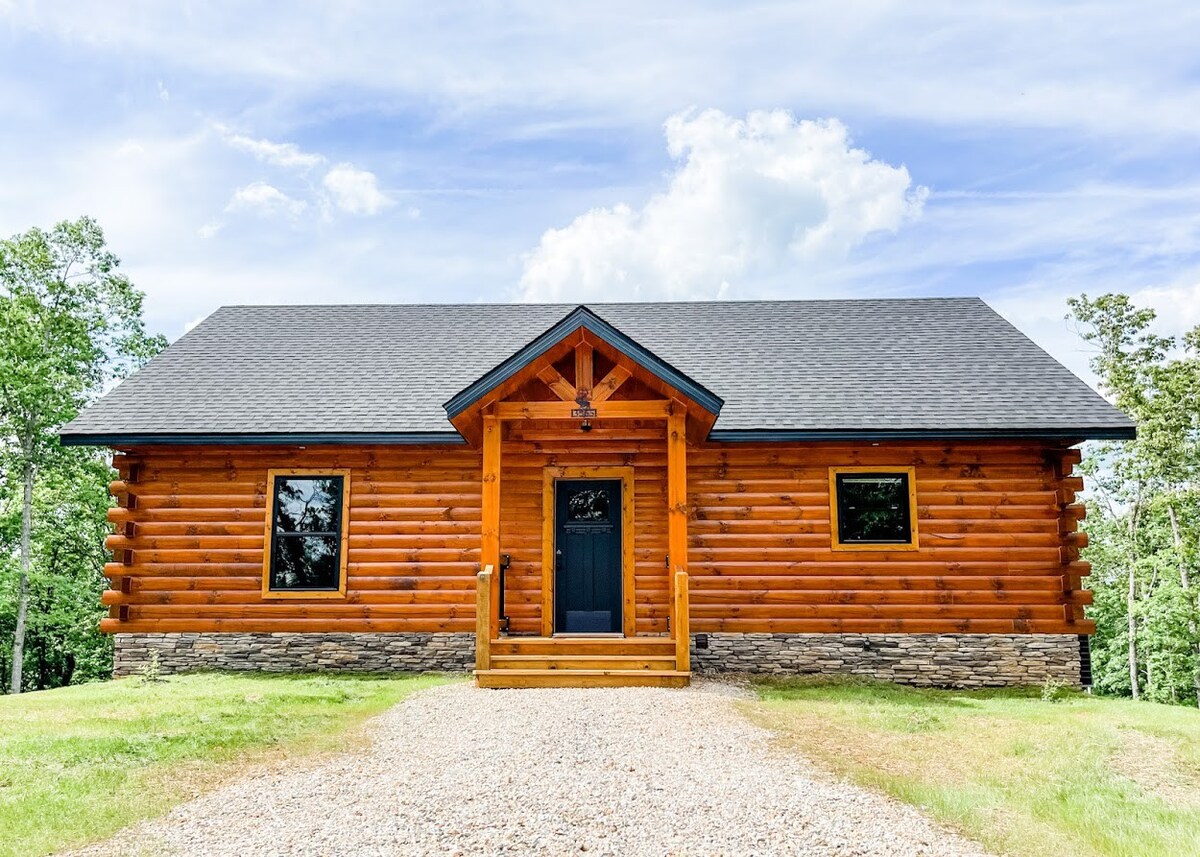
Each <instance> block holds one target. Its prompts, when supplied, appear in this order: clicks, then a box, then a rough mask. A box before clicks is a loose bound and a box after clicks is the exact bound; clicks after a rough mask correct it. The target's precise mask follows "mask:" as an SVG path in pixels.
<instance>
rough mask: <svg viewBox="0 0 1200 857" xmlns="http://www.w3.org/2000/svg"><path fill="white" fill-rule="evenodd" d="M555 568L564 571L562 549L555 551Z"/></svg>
mask: <svg viewBox="0 0 1200 857" xmlns="http://www.w3.org/2000/svg"><path fill="white" fill-rule="evenodd" d="M554 570H555V571H562V551H561V550H556V551H555V552H554Z"/></svg>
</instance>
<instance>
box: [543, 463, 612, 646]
mask: <svg viewBox="0 0 1200 857" xmlns="http://www.w3.org/2000/svg"><path fill="white" fill-rule="evenodd" d="M554 558H555V580H554V630H555V631H556V632H558V633H568V634H586V633H592V634H596V633H610V632H620V630H621V480H619V479H588V480H562V481H559V482H558V483H557V484H556V485H555V486H554Z"/></svg>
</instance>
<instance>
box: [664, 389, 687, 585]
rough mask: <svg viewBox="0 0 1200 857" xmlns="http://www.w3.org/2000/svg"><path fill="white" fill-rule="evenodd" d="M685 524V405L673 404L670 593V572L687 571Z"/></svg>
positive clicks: (669, 449) (670, 417)
mask: <svg viewBox="0 0 1200 857" xmlns="http://www.w3.org/2000/svg"><path fill="white" fill-rule="evenodd" d="M687 521H688V510H687V406H686V405H684V404H683V403H682V402H680V401H674V402H672V403H671V413H670V414H669V415H668V416H667V553H668V554H669V556H670V557H671V562H670V565H669V566H668V577H669V578H670V581H671V582H670V587H671V591H672V593H674V589H675V575H674V574H673V573H672V572H674V571H687V570H688V557H687Z"/></svg>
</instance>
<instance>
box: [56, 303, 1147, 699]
mask: <svg viewBox="0 0 1200 857" xmlns="http://www.w3.org/2000/svg"><path fill="white" fill-rule="evenodd" d="M1133 434H1134V426H1133V424H1132V423H1131V422H1130V420H1129V419H1128V418H1127V417H1126V416H1125V415H1123V414H1122V413H1120V412H1119V411H1117V410H1116V409H1115V408H1114V407H1112V406H1111V405H1110V404H1109V403H1108V402H1106V401H1105V400H1104V399H1103V398H1101V397H1100V396H1099V395H1097V394H1096V393H1095V392H1094V391H1093V390H1091V389H1090V388H1089V387H1088V386H1087V385H1086V384H1085V383H1083V382H1082V381H1081V380H1079V379H1078V378H1076V377H1075V376H1074V375H1072V374H1071V373H1070V372H1069V371H1068V370H1067V369H1066V368H1064V367H1063V366H1062V365H1060V364H1059V363H1057V362H1056V361H1055V360H1054V359H1053V358H1051V357H1050V356H1049V355H1048V354H1047V353H1046V352H1044V351H1043V350H1041V349H1040V348H1038V347H1037V346H1036V345H1034V344H1033V343H1032V342H1031V341H1030V340H1028V339H1027V338H1026V337H1025V336H1023V335H1022V334H1021V333H1020V332H1019V331H1018V330H1016V328H1014V327H1013V326H1012V325H1011V324H1009V323H1008V322H1007V321H1005V320H1004V319H1003V318H1002V317H1000V316H999V315H998V314H997V313H995V312H994V311H993V310H992V309H990V308H989V307H988V306H987V304H985V303H984V302H983V301H981V300H978V299H974V298H930V299H899V300H818V301H763V302H721V303H638V304H594V305H590V306H563V305H463V306H449V305H425V306H395V305H392V306H235V307H225V308H222V309H220V310H218V311H217V312H215V313H214V314H213V315H212V316H210V317H209V318H208V319H206V320H205V321H204V322H202V323H201V324H199V325H198V326H196V327H195V328H194V329H192V330H191V331H189V332H188V333H186V334H185V335H184V336H183V337H181V338H180V339H179V340H178V341H177V342H176V343H175V344H173V345H172V346H171V347H170V348H168V349H167V350H166V351H164V352H163V353H162V354H160V355H159V356H157V357H155V358H154V359H153V360H152V361H150V362H149V364H148V365H146V366H145V367H144V368H142V369H141V370H140V371H138V372H137V373H136V374H134V375H133V376H131V377H130V378H128V379H127V380H125V381H124V382H123V383H121V384H120V385H119V386H117V387H116V388H115V389H114V390H112V391H111V392H110V393H108V395H106V396H104V397H103V398H102V399H100V400H99V401H98V402H97V403H95V404H94V405H92V406H91V407H89V408H88V409H86V410H85V411H84V412H83V413H82V414H81V415H80V416H79V417H78V418H77V419H75V420H74V421H73V422H71V423H69V424H68V425H66V426H65V427H64V428H63V429H62V432H61V437H62V441H63V442H64V443H67V444H92V445H101V446H105V447H108V448H111V449H112V450H113V464H114V467H115V469H116V478H115V480H114V481H113V483H112V485H111V492H112V494H113V495H114V496H115V498H116V505H115V506H114V508H112V509H111V511H110V518H111V521H112V523H113V524H114V533H113V534H112V535H111V536H110V537H109V538H108V541H107V546H108V548H110V549H111V551H112V562H111V563H109V564H108V565H107V566H106V568H105V575H106V577H107V578H108V580H109V581H110V586H109V588H108V589H107V590H106V591H105V592H104V593H103V603H104V604H105V605H107V606H108V610H109V612H108V616H107V618H105V619H103V620H102V622H101V628H102V630H103V631H104V632H107V633H111V634H114V635H115V652H116V654H115V670H114V671H115V673H116V674H117V675H123V674H129V673H131V672H136V671H137V670H139V669H142V668H144V666H145V665H146V664H147V663H148V662H150V661H151V660H153V661H154V662H155V663H157V664H158V668H159V669H162V670H164V671H178V670H187V669H261V670H310V669H347V670H448V669H464V668H471V667H473V668H474V674H475V678H476V681H477V682H478V683H479V684H480V685H481V686H486V687H537V686H555V685H574V686H615V685H627V684H648V685H666V686H679V685H682V684H685V683H687V681H688V680H689V676H690V675H691V673H692V672H693V671H699V672H720V671H734V672H751V673H753V672H760V673H761V672H765V673H785V674H786V673H826V672H828V673H835V672H842V673H850V674H855V675H860V676H872V677H877V678H882V679H886V680H892V681H897V682H909V683H915V684H925V685H942V686H955V687H980V686H1001V685H1015V684H1031V683H1040V682H1043V681H1045V680H1046V679H1054V680H1057V681H1061V682H1065V683H1068V684H1072V685H1079V684H1081V683H1085V682H1086V681H1087V680H1088V677H1087V659H1086V652H1087V648H1086V643H1087V635H1088V634H1090V633H1092V631H1093V630H1094V624H1093V622H1092V621H1091V620H1089V619H1088V618H1086V616H1085V607H1086V606H1087V605H1088V604H1089V603H1091V593H1090V592H1088V591H1087V589H1086V588H1085V586H1084V582H1083V579H1084V577H1085V576H1086V575H1087V574H1088V565H1087V563H1086V562H1084V561H1081V560H1080V558H1079V553H1080V548H1081V547H1083V546H1084V545H1085V544H1086V535H1085V534H1084V533H1081V532H1080V531H1079V521H1080V520H1081V519H1082V518H1083V517H1084V507H1083V505H1082V504H1081V503H1079V502H1078V501H1077V497H1076V495H1077V493H1078V492H1079V491H1080V490H1081V489H1082V487H1083V482H1082V478H1081V477H1080V476H1077V475H1074V474H1073V473H1072V470H1073V467H1074V465H1076V464H1077V463H1078V462H1079V460H1080V453H1079V451H1078V449H1076V448H1075V447H1076V446H1077V445H1078V444H1079V443H1080V442H1082V441H1084V440H1086V439H1090V438H1109V439H1116V438H1129V437H1132V436H1133Z"/></svg>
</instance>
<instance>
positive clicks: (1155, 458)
mask: <svg viewBox="0 0 1200 857" xmlns="http://www.w3.org/2000/svg"><path fill="white" fill-rule="evenodd" d="M1069 303H1070V307H1071V316H1069V317H1073V318H1074V319H1075V320H1076V321H1077V322H1079V324H1080V326H1081V329H1080V334H1081V336H1082V337H1083V338H1084V339H1085V340H1087V341H1088V342H1091V343H1093V344H1094V345H1096V346H1097V353H1096V356H1095V357H1094V358H1093V359H1092V368H1093V369H1094V370H1095V372H1096V374H1097V375H1098V376H1099V378H1100V382H1101V387H1102V388H1103V390H1104V391H1105V392H1106V393H1108V394H1109V395H1110V396H1111V397H1112V398H1113V400H1114V401H1115V402H1116V404H1117V405H1118V407H1120V408H1121V409H1122V410H1124V411H1125V412H1126V413H1127V414H1129V415H1130V416H1131V417H1132V418H1133V419H1134V420H1135V422H1136V423H1137V426H1138V437H1137V439H1136V440H1132V441H1124V442H1121V443H1108V444H1100V445H1097V446H1094V447H1092V454H1091V455H1089V457H1088V460H1087V461H1086V462H1085V471H1086V472H1087V473H1088V474H1089V475H1090V476H1091V477H1092V480H1091V485H1092V489H1093V492H1094V495H1095V498H1094V499H1095V500H1096V501H1099V502H1092V503H1091V504H1090V505H1092V507H1093V511H1098V512H1099V515H1098V516H1096V517H1095V518H1091V519H1089V521H1088V524H1087V528H1088V534H1089V538H1090V539H1091V544H1090V546H1089V548H1088V558H1089V559H1090V560H1091V561H1092V563H1093V571H1094V576H1093V587H1094V589H1095V591H1096V601H1095V605H1094V607H1093V608H1092V614H1093V615H1095V616H1097V618H1098V619H1100V618H1101V617H1103V621H1101V622H1099V623H1098V627H1097V636H1096V643H1097V645H1096V647H1095V651H1096V652H1097V662H1098V664H1099V669H1098V670H1097V672H1098V673H1099V675H1100V678H1099V682H1098V686H1100V687H1105V688H1107V689H1110V690H1114V691H1118V692H1128V693H1129V694H1130V695H1131V696H1133V697H1134V698H1135V699H1137V698H1139V696H1141V694H1142V688H1143V687H1144V688H1145V692H1146V695H1147V696H1148V697H1150V698H1152V699H1156V700H1159V701H1171V702H1176V701H1180V700H1181V699H1183V698H1184V697H1189V698H1190V699H1192V700H1194V701H1196V702H1197V703H1198V704H1200V633H1198V624H1200V623H1198V621H1197V612H1196V593H1195V587H1194V584H1193V575H1192V573H1191V568H1192V566H1193V564H1194V561H1195V556H1196V547H1195V546H1196V542H1197V534H1198V533H1200V508H1198V506H1200V503H1198V499H1200V497H1198V494H1200V492H1198V490H1197V489H1198V486H1197V482H1198V479H1197V476H1198V474H1200V357H1198V352H1200V329H1197V330H1195V331H1192V332H1191V333H1189V334H1188V335H1187V336H1186V337H1184V340H1183V344H1184V351H1183V353H1182V354H1181V353H1180V352H1179V350H1178V345H1179V343H1178V342H1177V341H1176V340H1175V339H1173V338H1172V337H1164V336H1159V335H1157V334H1155V333H1153V332H1152V331H1151V326H1152V324H1153V322H1154V320H1155V314H1154V312H1153V310H1150V309H1139V308H1137V307H1135V306H1134V305H1133V303H1132V301H1130V299H1129V298H1128V297H1127V296H1125V295H1103V296H1101V297H1099V298H1096V299H1094V300H1093V299H1090V298H1088V296H1087V295H1082V296H1080V297H1079V298H1075V299H1072V300H1071V301H1070V302H1069ZM1118 591H1120V592H1121V593H1122V595H1121V597H1120V598H1118V597H1117V592H1118ZM1121 621H1123V623H1124V625H1125V628H1124V631H1123V633H1122V634H1121V635H1120V638H1119V639H1118V638H1117V635H1116V634H1115V633H1114V630H1113V629H1114V627H1115V625H1116V623H1117V622H1121ZM1118 648H1120V649H1122V650H1123V655H1121V656H1120V657H1118V654H1117V649H1118ZM1118 662H1120V663H1121V664H1122V666H1123V668H1124V669H1126V671H1127V676H1126V677H1125V678H1124V679H1118V678H1117V677H1116V676H1115V675H1114V673H1113V670H1114V669H1115V667H1116V665H1117V664H1118ZM1143 676H1144V678H1143Z"/></svg>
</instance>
